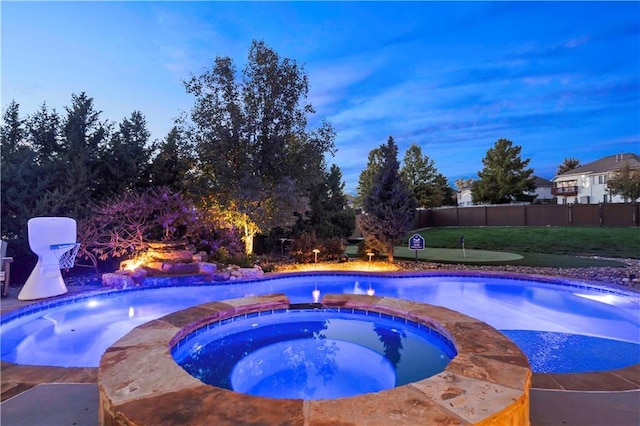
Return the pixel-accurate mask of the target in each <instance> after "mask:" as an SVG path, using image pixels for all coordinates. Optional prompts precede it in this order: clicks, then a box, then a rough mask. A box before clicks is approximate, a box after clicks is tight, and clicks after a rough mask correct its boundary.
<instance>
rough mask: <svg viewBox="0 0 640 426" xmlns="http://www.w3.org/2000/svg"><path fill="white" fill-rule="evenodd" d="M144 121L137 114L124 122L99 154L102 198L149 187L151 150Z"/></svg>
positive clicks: (148, 133) (141, 116)
mask: <svg viewBox="0 0 640 426" xmlns="http://www.w3.org/2000/svg"><path fill="white" fill-rule="evenodd" d="M150 136H151V133H150V132H149V131H148V130H147V121H146V119H145V117H144V115H143V114H142V113H141V112H140V111H134V112H133V113H132V114H131V116H130V118H126V117H125V118H124V119H123V120H122V122H121V123H120V125H119V128H118V130H117V131H116V132H114V133H113V134H112V135H111V138H110V140H109V143H108V145H107V146H106V149H105V150H104V151H102V152H101V159H100V165H99V167H100V168H101V170H102V171H101V173H100V174H99V179H100V184H101V187H100V189H99V193H100V194H101V197H105V198H106V197H112V196H115V195H120V194H122V193H124V192H137V191H140V190H142V189H143V188H146V187H148V186H149V160H150V154H151V148H150V146H149V137H150Z"/></svg>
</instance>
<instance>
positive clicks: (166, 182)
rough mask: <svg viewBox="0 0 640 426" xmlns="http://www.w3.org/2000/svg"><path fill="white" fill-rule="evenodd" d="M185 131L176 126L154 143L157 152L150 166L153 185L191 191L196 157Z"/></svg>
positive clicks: (177, 190)
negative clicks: (160, 140)
mask: <svg viewBox="0 0 640 426" xmlns="http://www.w3.org/2000/svg"><path fill="white" fill-rule="evenodd" d="M183 133H184V132H183V131H182V130H181V129H180V128H179V127H178V126H174V127H173V128H172V129H171V130H170V131H169V133H168V134H167V136H166V137H165V138H164V140H163V141H162V142H156V143H155V144H154V145H153V150H154V151H155V154H154V156H153V159H152V160H151V165H150V167H149V175H150V176H149V180H150V183H151V185H153V186H158V187H159V186H163V187H167V188H170V189H172V190H173V191H176V192H189V188H190V186H191V179H190V178H191V177H192V174H193V166H194V161H195V159H194V158H193V154H192V152H191V148H190V146H189V144H188V142H187V140H186V138H185V137H184V135H183Z"/></svg>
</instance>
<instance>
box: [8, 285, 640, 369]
mask: <svg viewBox="0 0 640 426" xmlns="http://www.w3.org/2000/svg"><path fill="white" fill-rule="evenodd" d="M154 283H157V284H155V285H157V286H158V287H155V288H154V287H148V288H140V289H132V290H130V291H117V292H111V293H109V294H107V295H100V294H97V295H94V296H82V297H79V298H77V299H68V300H66V301H64V302H60V301H55V302H46V301H45V302H44V303H42V304H41V305H36V306H32V307H29V308H26V309H23V310H19V311H15V312H12V313H9V314H7V315H3V316H2V318H1V320H0V321H1V324H2V327H0V350H1V358H2V360H3V361H9V362H14V363H17V364H25V365H51V366H61V367H97V366H98V365H99V363H100V357H101V356H102V354H103V353H104V351H105V350H106V349H107V348H108V347H109V346H111V345H112V344H113V343H115V342H116V341H117V340H118V339H119V338H121V337H122V336H124V335H125V334H127V333H128V332H129V331H131V330H132V329H133V328H135V327H136V326H138V325H140V324H142V323H145V322H147V321H150V320H153V319H156V318H160V317H162V316H164V315H167V314H169V313H171V312H176V311H179V310H182V309H185V308H188V307H191V306H195V305H199V304H202V303H207V302H211V301H216V300H226V299H233V298H239V297H245V296H255V295H265V294H274V293H283V294H285V295H286V296H287V297H288V298H289V300H290V301H291V303H310V302H313V301H314V300H313V299H314V296H313V292H314V291H315V289H317V290H318V291H319V292H320V298H322V296H323V295H325V294H367V293H368V292H370V291H371V292H374V293H375V295H376V296H384V297H395V298H400V299H407V300H413V301H416V302H420V303H427V304H432V305H438V306H444V307H447V308H449V309H453V310H456V311H459V312H461V313H463V314H465V315H468V316H471V317H474V318H478V319H480V320H481V321H484V322H486V323H488V324H489V325H491V326H493V327H494V328H496V329H498V330H521V331H525V332H547V333H562V334H566V335H576V336H590V337H593V338H600V339H602V340H600V341H595V340H591V341H590V342H591V343H593V344H594V345H595V343H596V342H599V343H603V344H606V343H607V342H606V340H611V341H615V342H624V343H628V344H629V345H630V346H629V347H630V348H632V349H631V352H632V353H637V352H638V351H639V350H640V345H639V344H640V297H639V296H638V295H637V294H634V293H630V292H623V291H617V290H608V289H603V288H600V287H597V286H593V285H587V284H583V283H580V282H575V281H570V280H562V281H560V280H558V281H557V283H556V282H555V281H553V282H541V281H536V280H535V279H530V280H523V279H513V278H510V277H509V278H502V277H496V276H482V275H479V274H475V275H473V276H470V275H463V274H459V275H454V274H450V275H442V274H439V275H438V274H429V273H421V274H415V275H410V276H397V275H396V276H393V275H392V276H390V275H383V274H357V273H345V274H339V273H326V274H296V275H293V274H292V275H290V276H284V277H278V278H271V279H264V280H260V281H251V282H241V283H235V284H219V285H215V284H212V283H210V282H207V281H206V280H205V279H203V278H198V277H190V278H182V279H179V280H176V279H173V280H171V281H162V280H161V279H157V280H153V279H147V280H145V285H147V284H148V285H154ZM161 285H171V286H172V287H159V286H161ZM536 342H537V343H536ZM516 343H518V344H519V345H523V344H525V343H527V342H516ZM529 343H531V344H533V343H536V344H537V345H538V349H536V350H537V352H532V351H531V350H530V351H529V352H528V355H529V356H530V357H531V356H532V354H533V353H541V354H547V355H546V356H548V357H549V359H550V362H549V364H552V363H556V362H557V363H558V371H563V370H564V367H562V364H565V363H566V362H571V363H574V364H575V365H584V366H585V367H584V368H588V369H589V371H604V370H610V369H613V368H619V367H620V366H621V365H620V363H610V362H609V356H607V357H604V356H603V357H598V358H595V359H593V358H592V359H588V357H585V356H586V355H587V354H586V352H581V351H574V352H571V353H569V352H567V353H566V354H565V353H564V352H563V348H562V347H561V346H558V347H557V348H556V349H553V345H551V346H550V345H549V343H548V342H547V341H545V340H541V339H533V340H531V341H530V342H529ZM521 348H522V346H521ZM603 348H604V347H603ZM523 349H524V351H525V352H527V350H526V349H525V348H523ZM551 349H553V350H551ZM610 350H611V349H610V348H608V349H603V350H602V353H607V354H608V353H610ZM552 359H553V360H555V361H551V360H552ZM626 362H627V361H625V362H624V363H626ZM628 362H629V363H628V364H627V365H623V366H628V365H633V364H635V363H637V361H634V360H633V359H631V360H628ZM532 365H533V366H534V368H533V371H534V372H543V371H538V370H537V369H536V368H538V367H536V365H540V364H539V363H537V362H532ZM544 369H545V371H544V372H552V371H553V369H554V367H553V365H546V366H545V367H544Z"/></svg>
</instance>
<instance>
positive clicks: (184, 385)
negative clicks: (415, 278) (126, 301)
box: [98, 294, 531, 425]
mask: <svg viewBox="0 0 640 426" xmlns="http://www.w3.org/2000/svg"><path fill="white" fill-rule="evenodd" d="M322 305H323V307H325V308H339V309H347V310H348V309H365V310H372V311H375V312H381V313H385V314H389V315H395V316H399V317H402V318H406V319H409V320H412V321H415V322H419V323H422V324H425V325H428V326H430V327H433V328H435V329H437V330H439V331H441V332H444V333H446V334H447V335H448V336H450V337H451V339H452V340H453V341H454V342H455V345H456V348H457V349H458V356H457V357H455V358H454V359H453V360H452V361H451V362H450V363H449V365H448V366H447V368H446V369H445V371H444V372H442V373H440V374H438V375H435V376H432V377H430V378H428V379H425V380H422V381H419V382H415V383H411V384H408V385H405V386H400V387H397V388H394V389H390V390H387V391H383V392H378V393H370V394H364V395H360V396H356V397H350V398H338V399H331V400H319V401H302V400H293V399H271V398H260V397H254V396H249V395H243V394H239V393H236V392H232V391H229V390H225V389H220V388H216V387H213V386H209V385H205V384H203V383H202V382H200V381H199V380H197V379H195V378H193V377H192V376H190V375H189V374H188V373H186V372H185V371H184V370H183V369H182V368H181V367H180V366H179V365H178V364H177V363H176V362H175V361H174V360H173V358H172V357H171V353H170V351H171V347H172V343H174V342H176V341H177V340H179V339H180V338H181V337H183V336H184V335H185V334H188V333H189V332H191V331H193V330H194V329H197V328H199V327H201V326H203V325H206V324H208V323H211V322H215V321H219V320H220V319H224V318H228V317H231V316H237V315H242V314H246V313H252V312H259V311H265V310H278V309H286V308H288V307H289V300H288V299H287V298H286V296H284V295H280V294H279V295H270V296H259V297H248V298H242V299H232V300H227V301H222V302H211V303H206V304H203V305H199V306H196V307H192V308H188V309H185V310H183V311H179V312H176V313H173V314H169V315H167V316H165V317H163V318H160V319H158V320H154V321H151V322H149V323H146V324H143V325H141V326H139V327H137V328H136V329H134V330H132V331H131V332H130V333H129V334H127V335H126V336H124V337H123V338H122V339H120V340H119V341H118V342H116V343H115V344H114V345H112V346H111V347H110V348H109V349H108V350H107V351H106V352H105V354H104V355H103V357H102V360H101V363H100V368H99V374H98V386H99V392H100V408H99V412H100V421H101V424H132V425H133V424H135V425H143V424H184V423H191V422H193V421H196V420H197V422H200V423H204V424H238V423H241V424H245V423H246V424H249V423H251V424H305V425H306V424H356V423H357V424H360V423H367V422H369V423H379V422H380V421H383V422H393V423H394V424H395V423H397V424H416V422H422V423H424V422H426V423H427V424H431V423H443V422H444V423H446V422H451V421H453V422H455V423H459V424H478V425H497V424H504V422H505V419H510V420H511V422H510V423H511V424H528V423H529V388H530V385H531V370H530V368H529V364H528V361H527V359H526V356H525V355H524V354H523V353H522V352H521V351H520V349H519V348H518V347H517V346H516V345H515V344H514V343H513V342H511V341H510V340H509V339H507V338H506V337H505V336H504V335H502V334H500V333H499V332H498V331H497V330H495V329H493V328H492V327H490V326H488V325H487V324H485V323H483V322H481V321H479V320H476V319H474V318H471V317H468V316H466V315H463V314H460V313H458V312H455V311H451V310H449V309H447V308H441V307H436V306H432V305H426V304H422V303H417V302H410V301H405V300H401V299H394V298H388V297H376V296H363V295H327V296H325V298H324V299H323V300H322Z"/></svg>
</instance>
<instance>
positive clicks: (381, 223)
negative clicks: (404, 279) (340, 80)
mask: <svg viewBox="0 0 640 426" xmlns="http://www.w3.org/2000/svg"><path fill="white" fill-rule="evenodd" d="M379 149H380V154H381V159H382V163H381V165H380V169H379V170H378V171H377V172H376V173H375V175H374V177H373V180H372V183H373V185H372V187H371V190H370V192H369V193H368V194H365V195H364V199H363V204H364V213H363V214H362V215H361V216H360V218H359V224H360V228H361V229H362V234H363V235H364V237H365V241H366V242H367V245H369V246H370V247H371V248H373V249H376V250H379V251H380V252H384V253H386V254H387V258H388V259H389V262H393V249H394V246H395V245H397V244H399V243H400V242H401V241H402V238H403V236H404V235H405V234H406V233H407V231H409V230H410V229H411V226H412V224H413V218H414V217H415V214H416V201H415V198H414V196H413V193H412V191H411V189H410V188H409V186H408V184H407V183H406V181H405V180H404V178H403V177H402V175H401V174H400V163H399V162H398V158H397V157H398V147H397V145H396V143H395V141H394V140H393V138H392V137H391V136H390V137H389V139H388V140H387V143H386V144H384V145H381V146H380V148H379Z"/></svg>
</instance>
